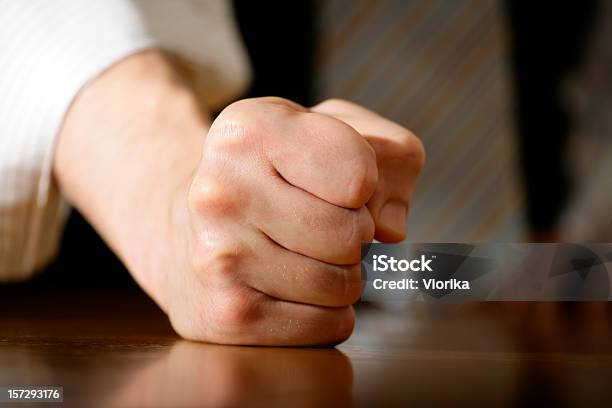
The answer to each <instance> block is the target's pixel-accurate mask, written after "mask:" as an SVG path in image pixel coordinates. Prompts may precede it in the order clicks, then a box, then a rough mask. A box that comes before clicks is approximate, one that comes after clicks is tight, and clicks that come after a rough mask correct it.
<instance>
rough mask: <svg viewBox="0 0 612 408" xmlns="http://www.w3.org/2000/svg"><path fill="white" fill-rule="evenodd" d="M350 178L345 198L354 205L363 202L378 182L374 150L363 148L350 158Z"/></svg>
mask: <svg viewBox="0 0 612 408" xmlns="http://www.w3.org/2000/svg"><path fill="white" fill-rule="evenodd" d="M349 168H350V169H351V170H350V171H351V178H350V182H349V185H348V189H347V200H348V202H349V203H350V204H351V205H352V206H354V207H360V206H362V205H363V204H365V203H366V202H367V201H368V200H369V199H370V197H371V196H372V194H374V190H375V189H376V185H377V184H378V168H377V164H376V155H375V153H374V150H373V149H371V148H369V149H364V151H363V152H362V153H361V154H357V155H355V156H354V158H353V160H352V166H350V167H349Z"/></svg>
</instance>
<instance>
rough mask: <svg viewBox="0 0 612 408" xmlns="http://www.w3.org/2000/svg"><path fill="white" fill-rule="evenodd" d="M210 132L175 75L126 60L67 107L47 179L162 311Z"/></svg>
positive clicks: (153, 62)
mask: <svg viewBox="0 0 612 408" xmlns="http://www.w3.org/2000/svg"><path fill="white" fill-rule="evenodd" d="M208 126H209V120H208V118H206V117H205V115H203V114H202V113H201V112H200V110H199V107H198V104H197V102H196V99H195V97H194V95H192V94H191V92H190V90H189V89H188V87H186V86H185V85H184V84H183V82H182V81H181V78H180V75H179V73H178V70H177V69H176V68H175V67H174V66H173V65H172V64H171V63H170V62H168V60H167V59H165V58H163V57H162V56H161V54H160V53H158V52H154V51H150V52H146V53H142V54H138V55H133V56H131V57H129V58H127V59H126V60H124V61H122V62H120V63H118V64H117V65H115V66H114V67H112V68H111V69H109V70H108V71H107V72H105V73H104V74H103V75H101V76H100V77H99V78H97V79H96V80H94V81H93V82H92V83H91V84H90V85H89V86H87V87H86V88H85V89H83V90H82V92H81V93H80V94H79V95H78V96H77V98H76V99H75V101H74V103H73V105H72V107H71V109H70V111H69V112H68V114H67V117H66V119H65V122H64V126H63V129H62V131H61V134H60V136H59V140H58V144H57V151H56V155H55V161H54V171H55V175H56V177H57V180H58V182H59V185H60V187H61V190H62V192H63V194H64V195H65V196H66V197H67V198H68V200H69V201H70V202H71V203H72V204H73V205H74V206H75V207H76V208H77V209H78V210H79V211H81V212H82V213H83V214H84V216H85V217H86V218H87V219H88V221H89V222H90V223H91V224H92V225H93V226H94V227H95V228H96V230H97V231H98V232H99V233H100V234H101V235H102V237H103V238H104V239H105V241H106V242H107V243H108V244H109V246H110V247H111V248H112V249H113V250H114V251H115V253H116V254H117V255H118V256H119V257H120V258H121V260H122V261H123V262H124V263H125V264H126V266H127V267H128V269H129V270H130V272H131V273H132V274H133V275H134V277H135V278H136V279H137V280H138V281H139V283H140V284H141V285H142V286H143V288H144V289H145V290H146V291H147V292H149V294H151V295H152V296H153V297H154V298H156V300H157V301H158V303H160V305H161V306H162V307H164V305H165V304H166V301H165V300H164V299H161V298H160V297H162V295H161V294H162V293H164V291H162V290H159V287H160V286H163V285H165V284H166V282H165V279H166V277H167V274H168V273H169V272H172V271H167V270H164V269H165V268H166V267H167V266H168V265H169V264H170V263H168V262H165V260H164V257H165V256H170V254H171V252H172V251H174V250H177V249H178V250H180V248H178V247H180V246H181V245H182V243H180V242H169V241H170V240H172V238H171V237H175V236H177V235H178V234H171V233H170V231H169V229H170V228H176V225H181V223H182V221H181V220H176V217H179V218H180V217H183V216H184V215H185V214H186V212H184V211H183V206H186V204H185V200H186V189H187V188H188V186H189V182H190V179H191V176H192V174H193V172H194V170H195V169H196V167H197V164H198V161H199V159H200V154H201V146H202V143H203V140H204V137H205V135H206V133H207V130H208Z"/></svg>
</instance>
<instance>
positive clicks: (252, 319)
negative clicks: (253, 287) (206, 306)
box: [211, 287, 261, 338]
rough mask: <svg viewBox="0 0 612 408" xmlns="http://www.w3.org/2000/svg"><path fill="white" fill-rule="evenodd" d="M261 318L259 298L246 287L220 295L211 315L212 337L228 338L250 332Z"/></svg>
mask: <svg viewBox="0 0 612 408" xmlns="http://www.w3.org/2000/svg"><path fill="white" fill-rule="evenodd" d="M260 317H261V307H260V306H259V302H258V301H257V297H256V296H253V293H251V292H250V291H249V290H248V288H246V287H244V288H241V289H239V290H234V291H232V292H231V293H224V294H222V295H220V296H219V297H218V298H217V300H216V301H215V302H214V305H213V310H212V313H211V335H212V336H213V337H216V338H219V337H222V338H227V337H228V336H237V335H239V334H242V333H244V332H245V330H248V328H249V327H251V326H252V325H253V324H255V323H256V322H258V321H259V320H260Z"/></svg>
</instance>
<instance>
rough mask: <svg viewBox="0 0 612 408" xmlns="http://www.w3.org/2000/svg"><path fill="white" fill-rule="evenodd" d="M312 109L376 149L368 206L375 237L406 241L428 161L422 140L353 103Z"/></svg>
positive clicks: (332, 103)
mask: <svg viewBox="0 0 612 408" xmlns="http://www.w3.org/2000/svg"><path fill="white" fill-rule="evenodd" d="M311 110H312V111H314V112H317V113H322V114H326V115H329V116H332V117H335V118H336V119H338V120H341V121H343V122H344V123H346V124H348V125H349V126H351V127H352V128H354V129H355V130H356V131H357V132H359V133H360V134H361V135H363V137H364V138H365V139H366V140H367V141H368V143H370V145H371V146H372V147H373V149H374V151H375V152H376V162H377V165H378V184H377V186H376V190H375V192H374V194H373V195H372V197H371V198H370V200H369V201H368V203H367V207H368V209H369V210H370V213H371V214H372V218H373V219H374V222H375V225H376V232H375V236H374V237H375V238H376V239H377V240H379V241H382V242H399V241H402V240H403V239H404V238H406V228H407V220H408V209H409V207H410V201H411V199H412V193H413V190H414V186H415V184H416V180H417V177H418V175H419V172H420V170H421V168H422V167H423V164H424V162H425V149H424V147H423V144H422V143H421V141H420V140H419V139H418V138H417V137H416V136H415V135H414V134H413V133H412V132H410V131H409V130H408V129H406V128H404V127H402V126H400V125H398V124H397V123H394V122H392V121H390V120H388V119H385V118H383V117H382V116H380V115H378V114H376V113H374V112H372V111H369V110H367V109H365V108H363V107H361V106H358V105H356V104H353V103H351V102H347V101H342V100H328V101H325V102H323V103H321V104H319V105H316V106H314V107H313V108H312V109H311Z"/></svg>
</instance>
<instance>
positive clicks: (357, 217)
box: [331, 207, 375, 263]
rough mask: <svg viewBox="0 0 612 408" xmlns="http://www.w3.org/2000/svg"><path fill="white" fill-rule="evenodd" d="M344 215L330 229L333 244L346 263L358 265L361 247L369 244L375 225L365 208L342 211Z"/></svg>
mask: <svg viewBox="0 0 612 408" xmlns="http://www.w3.org/2000/svg"><path fill="white" fill-rule="evenodd" d="M344 211H345V212H346V213H345V214H346V215H345V217H346V218H345V217H343V219H342V221H341V222H340V223H338V222H336V225H335V226H334V227H333V228H332V229H331V231H333V232H332V234H333V238H332V240H333V242H336V243H337V244H336V245H337V246H339V248H338V250H337V251H338V253H339V254H343V258H345V261H346V262H347V263H358V262H359V261H360V259H361V245H362V244H364V243H369V242H371V241H372V239H373V237H374V231H375V224H374V220H373V219H372V217H371V215H370V213H369V211H368V210H367V208H365V207H361V208H360V209H359V210H344Z"/></svg>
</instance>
